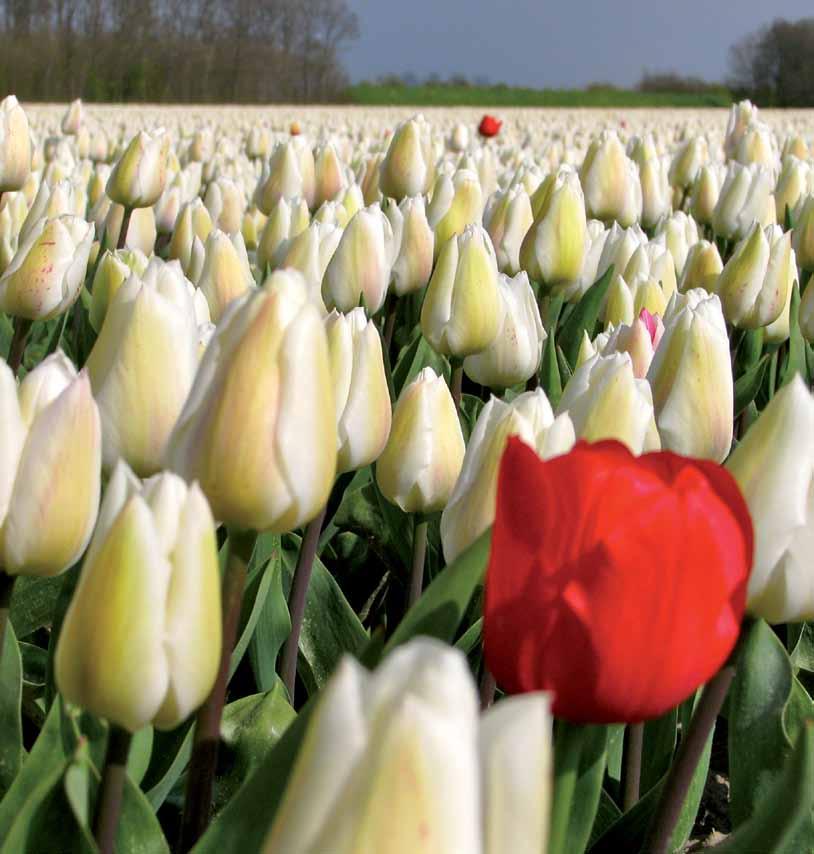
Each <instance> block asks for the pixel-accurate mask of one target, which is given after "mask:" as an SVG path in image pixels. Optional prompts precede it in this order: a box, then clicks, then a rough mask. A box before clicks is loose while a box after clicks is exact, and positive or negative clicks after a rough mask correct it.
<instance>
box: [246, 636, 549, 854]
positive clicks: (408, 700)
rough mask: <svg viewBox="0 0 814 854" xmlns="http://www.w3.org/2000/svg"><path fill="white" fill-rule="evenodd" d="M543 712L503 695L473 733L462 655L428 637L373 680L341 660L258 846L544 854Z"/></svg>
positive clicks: (473, 701)
mask: <svg viewBox="0 0 814 854" xmlns="http://www.w3.org/2000/svg"><path fill="white" fill-rule="evenodd" d="M549 708H550V698H549V697H548V695H547V694H544V693H534V694H526V695H525V696H522V697H511V698H509V699H506V700H501V702H499V703H497V704H496V705H494V706H493V707H492V708H490V709H489V710H488V711H487V712H486V713H485V714H484V715H483V716H482V718H481V719H480V720H481V723H480V727H479V728H478V711H477V709H478V705H477V692H476V690H475V686H474V683H473V680H472V677H471V676H470V674H469V672H468V669H467V666H466V661H465V658H464V656H463V655H462V654H461V653H460V652H459V651H458V650H454V649H451V648H450V647H448V646H446V645H444V644H441V643H440V642H438V641H436V640H431V639H429V638H425V637H420V638H416V639H414V640H411V641H410V642H409V643H407V644H404V645H403V646H401V647H399V648H398V649H396V650H395V651H394V652H392V653H391V654H390V655H389V656H388V657H387V658H386V659H385V660H384V662H383V663H382V664H381V665H380V666H379V667H378V668H377V670H376V672H375V673H372V674H371V673H369V672H368V671H367V670H365V668H364V667H362V666H361V665H359V664H358V663H357V662H356V661H355V660H354V659H352V658H351V657H350V656H347V657H345V658H344V659H342V661H340V663H339V665H338V667H337V668H336V671H335V673H334V675H333V676H332V677H331V679H330V681H329V682H328V684H327V686H326V687H325V690H324V691H323V692H322V695H321V696H320V700H319V704H318V706H317V708H316V711H315V714H314V715H313V716H312V718H311V720H310V722H309V725H308V731H307V733H306V736H305V738H306V743H307V744H308V745H309V746H310V749H308V750H303V751H300V754H299V756H298V757H297V761H296V764H295V766H294V769H293V771H292V774H291V777H290V780H289V783H288V786H287V789H286V793H285V795H284V798H283V802H282V804H281V806H280V809H279V810H278V811H277V816H276V818H275V821H274V824H273V825H272V828H271V831H270V833H269V834H268V836H267V837H266V840H265V844H264V846H263V849H262V850H263V852H265V854H271V852H275V851H285V852H286V854H308V852H315V851H319V852H324V851H330V852H331V854H360V852H363V851H364V852H373V851H376V852H384V851H387V852H388V854H411V852H415V851H419V850H421V849H424V850H426V851H436V852H467V854H501V852H508V851H511V852H517V854H521V852H523V854H525V852H529V854H530V852H537V851H544V850H545V846H546V840H547V837H548V803H549V800H550V792H551V774H552V762H551V716H550V711H549ZM337 733H341V734H342V737H341V738H340V739H339V740H338V741H337ZM405 779H409V781H410V784H409V785H408V786H406V787H405V784H404V781H405ZM304 792H308V795H309V796H308V797H307V798H305V797H303V793H304ZM394 810H396V811H397V812H398V813H399V815H400V816H401V819H400V822H399V830H398V833H396V834H394V833H393V828H392V823H391V822H390V820H389V818H388V817H389V816H391V815H392V814H393V811H394Z"/></svg>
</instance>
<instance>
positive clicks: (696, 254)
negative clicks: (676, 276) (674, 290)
mask: <svg viewBox="0 0 814 854" xmlns="http://www.w3.org/2000/svg"><path fill="white" fill-rule="evenodd" d="M723 268H724V265H723V261H721V255H720V253H719V252H718V247H717V246H716V245H715V244H714V243H711V242H710V241H709V240H699V241H698V243H695V244H693V245H692V246H691V247H690V251H689V252H688V253H687V260H686V262H685V263H684V271H683V272H682V274H681V280H680V281H679V283H678V289H679V290H680V291H682V293H683V292H684V291H690V290H693V289H695V288H703V289H704V290H705V291H707V292H708V293H715V290H716V288H717V285H718V277H719V276H720V275H721V271H722V270H723Z"/></svg>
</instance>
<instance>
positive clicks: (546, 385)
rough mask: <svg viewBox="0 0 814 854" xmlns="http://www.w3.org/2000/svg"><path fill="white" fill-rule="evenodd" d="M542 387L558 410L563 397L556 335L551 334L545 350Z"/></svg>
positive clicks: (541, 373)
mask: <svg viewBox="0 0 814 854" xmlns="http://www.w3.org/2000/svg"><path fill="white" fill-rule="evenodd" d="M540 385H541V386H542V389H543V391H544V392H545V393H546V397H548V400H549V402H550V403H551V406H552V407H553V408H554V409H556V408H557V405H558V404H559V402H560V398H561V397H562V381H561V379H560V368H559V363H558V360H557V344H556V342H555V341H554V333H553V332H549V334H548V338H546V342H545V348H544V349H543V361H542V364H541V365H540Z"/></svg>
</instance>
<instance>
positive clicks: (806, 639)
mask: <svg viewBox="0 0 814 854" xmlns="http://www.w3.org/2000/svg"><path fill="white" fill-rule="evenodd" d="M786 630H787V631H788V633H789V641H790V643H789V645H788V649H789V655H790V656H791V663H792V666H793V667H798V668H800V669H801V670H806V671H807V672H809V673H814V626H812V624H811V623H790V624H789V625H788V626H786Z"/></svg>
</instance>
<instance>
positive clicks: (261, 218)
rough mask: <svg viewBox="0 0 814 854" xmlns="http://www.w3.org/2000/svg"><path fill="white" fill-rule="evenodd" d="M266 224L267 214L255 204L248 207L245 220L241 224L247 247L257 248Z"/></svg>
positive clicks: (244, 216) (241, 231) (244, 215)
mask: <svg viewBox="0 0 814 854" xmlns="http://www.w3.org/2000/svg"><path fill="white" fill-rule="evenodd" d="M265 225H266V215H265V214H264V213H263V212H262V211H260V210H259V209H258V208H257V207H255V206H254V205H251V206H250V207H248V208H246V213H244V214H243V222H242V223H241V225H240V233H241V234H242V235H243V242H244V243H245V244H246V249H256V248H257V243H258V240H259V235H260V233H261V232H262V231H263V228H264V227H265Z"/></svg>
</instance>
